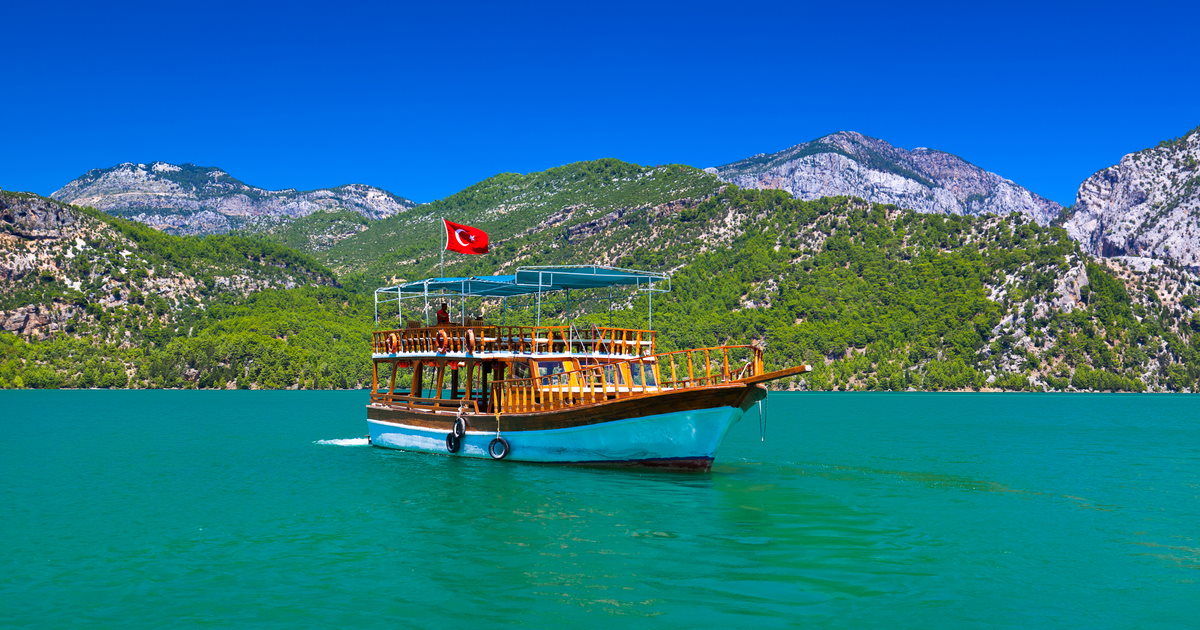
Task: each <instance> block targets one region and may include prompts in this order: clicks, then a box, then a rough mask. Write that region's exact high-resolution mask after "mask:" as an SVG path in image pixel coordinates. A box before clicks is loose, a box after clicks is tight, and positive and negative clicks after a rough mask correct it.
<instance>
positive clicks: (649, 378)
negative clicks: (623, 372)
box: [629, 363, 658, 386]
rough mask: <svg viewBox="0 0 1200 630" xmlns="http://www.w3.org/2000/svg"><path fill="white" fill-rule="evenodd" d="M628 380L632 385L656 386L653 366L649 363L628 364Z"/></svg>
mask: <svg viewBox="0 0 1200 630" xmlns="http://www.w3.org/2000/svg"><path fill="white" fill-rule="evenodd" d="M629 378H630V379H631V380H632V381H633V384H634V385H647V386H654V385H657V384H658V383H656V382H655V379H654V366H653V365H650V364H649V363H630V364H629Z"/></svg>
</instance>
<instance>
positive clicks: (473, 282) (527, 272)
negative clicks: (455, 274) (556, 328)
mask: <svg viewBox="0 0 1200 630" xmlns="http://www.w3.org/2000/svg"><path fill="white" fill-rule="evenodd" d="M661 283H666V287H663V286H659V285H660V284H661ZM631 285H632V286H637V287H638V288H641V289H644V290H653V291H664V292H665V291H669V290H670V276H668V275H667V274H665V273H656V272H652V271H637V270H635V269H620V268H617V267H605V266H601V265H582V266H553V267H518V268H517V273H516V274H512V275H500V276H473V277H469V278H428V279H426V280H414V281H412V282H406V283H404V284H401V285H397V286H394V287H385V288H382V289H376V291H375V292H376V293H397V294H399V293H410V294H412V293H418V294H424V293H435V292H436V293H453V294H458V295H465V296H472V297H509V296H514V295H528V294H531V293H539V292H542V293H548V292H551V291H563V290H566V289H597V288H605V287H613V286H631Z"/></svg>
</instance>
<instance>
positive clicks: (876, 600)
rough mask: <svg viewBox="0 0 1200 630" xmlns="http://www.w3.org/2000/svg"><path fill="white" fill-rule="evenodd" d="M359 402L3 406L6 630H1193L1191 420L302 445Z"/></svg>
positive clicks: (892, 409) (788, 425) (1167, 411)
mask: <svg viewBox="0 0 1200 630" xmlns="http://www.w3.org/2000/svg"><path fill="white" fill-rule="evenodd" d="M364 398H365V394H364V393H362V392H123V391H115V392H107V391H92V392H0V421H2V426H3V427H4V429H5V435H4V439H3V441H0V475H2V479H3V490H2V493H0V510H2V512H0V517H2V519H0V535H2V536H3V547H2V548H3V550H4V551H3V553H2V554H0V625H6V626H13V627H47V628H66V627H79V626H87V627H121V628H162V627H171V626H193V625H197V626H219V627H368V628H369V627H419V628H420V627H423V628H434V627H475V628H480V627H488V628H495V627H548V626H564V627H566V626H565V624H570V627H571V628H572V629H573V630H574V629H575V628H612V627H615V626H613V624H622V627H626V626H634V627H685V626H693V627H704V628H707V627H751V626H752V627H756V628H773V627H818V628H820V627H829V628H845V627H862V628H877V627H908V628H961V627H1034V628H1044V627H1056V628H1179V627H1196V624H1197V623H1200V584H1197V580H1198V579H1200V398H1196V397H1188V396H1183V395H1181V396H1166V395H1153V396H1151V395H1146V396H1134V395H1064V394H1059V395H1021V394H998V395H992V394H837V393H833V394H772V395H771V397H770V399H769V403H768V413H767V415H768V423H767V442H766V443H765V444H764V443H761V442H759V425H758V421H757V418H756V417H755V416H754V415H753V414H751V415H749V416H748V417H747V418H746V419H745V420H744V421H743V422H742V423H741V424H739V425H738V426H737V427H736V428H735V429H734V431H733V433H732V434H731V435H730V437H729V439H728V440H727V442H726V443H725V445H724V446H723V447H722V449H721V450H720V451H719V452H718V458H717V467H716V468H715V470H714V471H713V472H712V473H710V474H703V475H696V474H669V473H647V472H630V471H619V470H592V469H579V468H560V467H547V466H536V465H522V464H512V463H495V462H491V461H479V460H465V459H457V458H449V457H440V456H431V455H417V454H406V453H401V452H395V451H384V450H381V449H374V448H370V447H367V446H355V445H349V446H342V445H337V444H330V443H320V441H322V440H331V439H339V438H355V437H359V436H362V435H363V434H364V433H365V430H366V427H365V422H364V420H363V410H362V403H363V401H364ZM354 443H355V442H353V441H351V442H350V444H354Z"/></svg>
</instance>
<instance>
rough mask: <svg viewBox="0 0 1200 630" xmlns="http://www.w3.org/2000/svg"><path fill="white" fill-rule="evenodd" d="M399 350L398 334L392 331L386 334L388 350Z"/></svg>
mask: <svg viewBox="0 0 1200 630" xmlns="http://www.w3.org/2000/svg"><path fill="white" fill-rule="evenodd" d="M399 350H400V335H397V334H396V333H392V334H390V335H388V352H397V351H399Z"/></svg>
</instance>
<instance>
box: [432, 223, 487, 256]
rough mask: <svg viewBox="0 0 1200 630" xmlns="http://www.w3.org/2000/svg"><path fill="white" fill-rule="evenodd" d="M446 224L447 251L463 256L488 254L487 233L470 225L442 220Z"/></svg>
mask: <svg viewBox="0 0 1200 630" xmlns="http://www.w3.org/2000/svg"><path fill="white" fill-rule="evenodd" d="M442 223H445V224H446V249H447V250H448V251H452V252H459V253H461V254H486V253H487V251H488V235H487V232H484V231H483V230H481V229H479V228H473V227H471V226H469V225H460V224H458V223H451V222H449V221H447V220H445V219H442Z"/></svg>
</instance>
